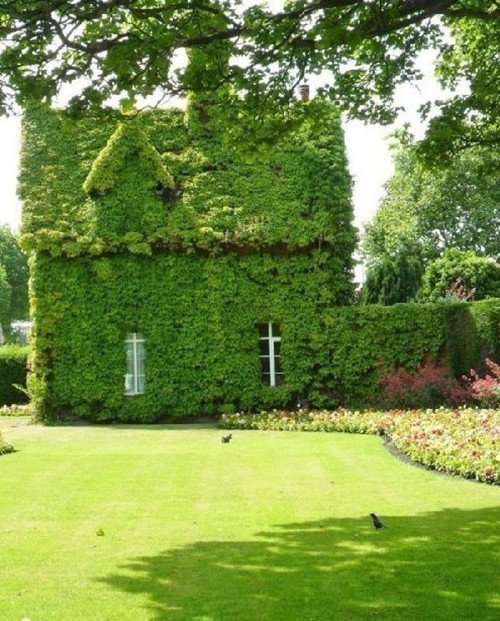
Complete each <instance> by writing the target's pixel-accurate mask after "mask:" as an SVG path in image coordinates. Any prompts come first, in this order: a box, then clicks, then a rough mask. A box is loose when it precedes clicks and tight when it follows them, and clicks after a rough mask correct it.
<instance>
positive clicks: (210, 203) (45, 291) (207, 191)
mask: <svg viewBox="0 0 500 621" xmlns="http://www.w3.org/2000/svg"><path fill="white" fill-rule="evenodd" d="M194 101H195V100H193V102H194ZM312 103H313V102H297V104H296V105H297V106H308V105H311V104H312ZM214 110H215V108H210V107H208V110H207V107H206V106H202V105H201V104H200V105H195V103H192V104H191V106H190V107H189V108H188V111H187V113H186V112H185V111H183V110H180V109H167V110H152V111H147V112H143V113H141V114H138V115H135V116H134V115H132V116H120V115H119V114H118V113H117V112H116V111H103V112H101V113H99V115H98V116H94V117H90V116H88V117H85V118H83V119H79V120H74V119H72V118H69V117H68V116H67V115H66V114H65V113H64V112H63V111H56V110H51V109H37V110H30V111H27V112H26V115H25V119H24V129H23V151H22V167H21V175H20V192H21V196H22V200H23V244H24V248H25V249H26V251H27V252H29V253H30V255H31V258H30V261H31V311H32V316H33V320H34V329H33V339H32V345H33V355H32V361H31V378H30V385H31V390H32V391H33V393H34V395H35V399H36V404H37V407H38V409H39V411H40V412H41V414H42V416H43V417H45V418H57V417H60V416H67V415H71V416H79V417H82V418H86V419H89V420H98V421H105V420H122V421H143V422H151V421H156V420H161V419H164V418H184V417H189V416H200V415H207V414H214V413H217V412H221V411H226V410H232V409H235V410H237V409H255V408H260V407H274V406H279V405H287V404H294V403H295V402H296V401H295V400H296V399H297V398H299V397H300V398H308V399H310V400H312V401H313V402H314V400H315V398H316V397H315V394H316V393H315V392H314V391H313V390H312V388H311V387H312V385H313V381H312V380H313V377H314V373H315V361H314V346H313V344H311V334H312V333H313V332H318V331H321V317H322V314H323V312H324V311H325V309H328V308H330V309H331V308H332V307H333V306H335V305H342V304H345V303H347V302H348V301H350V299H351V297H352V293H353V285H352V268H353V259H352V255H353V250H354V247H355V242H356V234H355V230H354V228H353V225H352V215H353V214H352V203H351V179H350V177H349V173H348V170H347V161H346V154H345V148H344V140H343V133H342V130H341V127H340V122H339V118H338V115H337V114H336V112H335V111H334V110H333V109H332V110H331V113H330V117H329V121H328V122H325V120H324V116H323V120H322V122H321V124H319V123H316V122H315V121H314V120H310V121H309V122H307V123H305V124H304V125H303V126H302V127H301V129H300V130H298V131H296V132H294V133H293V134H292V135H290V136H288V137H286V139H283V140H282V141H281V142H280V143H279V144H276V145H275V147H274V148H273V152H272V154H271V155H270V156H269V157H268V158H267V159H266V160H265V161H264V160H260V161H256V158H253V159H251V158H248V156H244V155H242V154H241V153H240V151H238V150H236V149H233V148H231V146H230V145H229V144H228V142H227V140H226V139H225V138H226V137H225V134H224V131H225V130H224V123H223V115H221V114H220V112H219V114H215V113H214ZM217 119H218V120H217Z"/></svg>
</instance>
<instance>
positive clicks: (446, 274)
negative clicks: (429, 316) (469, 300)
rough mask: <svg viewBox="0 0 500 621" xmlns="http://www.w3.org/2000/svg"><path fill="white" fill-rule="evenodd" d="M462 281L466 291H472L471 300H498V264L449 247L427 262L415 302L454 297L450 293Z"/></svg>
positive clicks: (454, 296)
mask: <svg viewBox="0 0 500 621" xmlns="http://www.w3.org/2000/svg"><path fill="white" fill-rule="evenodd" d="M457 279H461V280H460V282H461V283H462V285H463V287H465V290H466V291H468V292H472V290H474V291H473V298H474V299H476V300H482V299H484V298H495V297H500V265H498V263H495V262H494V261H492V260H491V259H488V258H486V257H481V256H478V255H477V254H475V253H474V252H471V251H469V252H463V251H460V250H458V249H457V248H449V249H447V250H446V251H445V253H444V255H443V257H441V258H440V259H436V260H435V261H433V262H432V263H430V264H429V265H428V266H427V268H426V270H425V273H424V275H423V277H422V288H421V289H420V291H419V294H418V299H419V300H420V301H423V302H435V301H436V300H440V299H448V298H450V299H451V300H452V301H453V300H454V299H455V298H456V297H457V296H456V295H454V293H453V284H454V283H455V282H456V281H457Z"/></svg>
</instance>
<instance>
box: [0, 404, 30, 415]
mask: <svg viewBox="0 0 500 621" xmlns="http://www.w3.org/2000/svg"><path fill="white" fill-rule="evenodd" d="M0 416H31V406H30V405H2V406H1V407H0Z"/></svg>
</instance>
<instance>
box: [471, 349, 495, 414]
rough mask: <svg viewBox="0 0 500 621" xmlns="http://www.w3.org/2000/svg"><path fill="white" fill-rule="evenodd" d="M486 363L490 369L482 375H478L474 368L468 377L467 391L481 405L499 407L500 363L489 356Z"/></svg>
mask: <svg viewBox="0 0 500 621" xmlns="http://www.w3.org/2000/svg"><path fill="white" fill-rule="evenodd" d="M486 365H487V367H488V368H489V370H490V373H487V374H486V375H485V376H484V377H480V376H479V375H478V374H477V373H476V372H475V371H474V370H472V371H471V373H470V375H471V376H470V378H466V379H468V383H469V391H470V394H471V396H472V398H473V399H474V400H476V401H477V402H478V404H479V405H480V406H481V407H485V408H498V407H500V365H498V364H496V363H495V362H493V360H490V359H489V358H487V359H486Z"/></svg>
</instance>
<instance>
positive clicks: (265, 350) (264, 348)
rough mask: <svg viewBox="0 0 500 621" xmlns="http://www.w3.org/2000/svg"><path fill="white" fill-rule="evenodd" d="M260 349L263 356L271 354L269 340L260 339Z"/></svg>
mask: <svg viewBox="0 0 500 621" xmlns="http://www.w3.org/2000/svg"><path fill="white" fill-rule="evenodd" d="M259 350H260V355H261V356H269V341H268V340H264V339H261V340H260V341H259Z"/></svg>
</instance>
